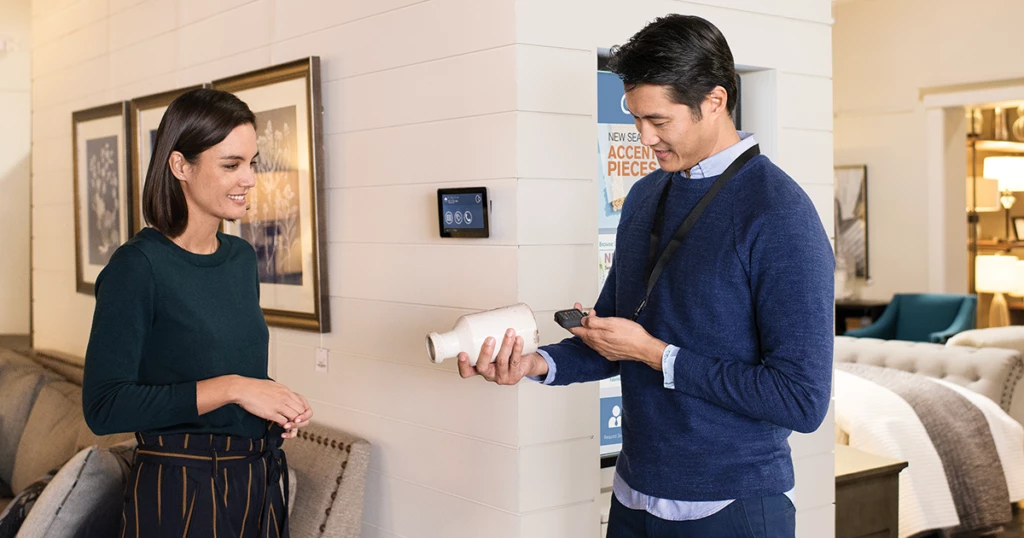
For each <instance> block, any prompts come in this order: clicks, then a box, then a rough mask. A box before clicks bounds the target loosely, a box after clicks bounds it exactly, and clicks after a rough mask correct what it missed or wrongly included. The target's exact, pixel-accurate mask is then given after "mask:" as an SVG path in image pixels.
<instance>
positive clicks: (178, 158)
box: [167, 151, 191, 181]
mask: <svg viewBox="0 0 1024 538" xmlns="http://www.w3.org/2000/svg"><path fill="white" fill-rule="evenodd" d="M167 165H168V166H170V167H171V173H172V174H174V177H176V178H178V180H179V181H188V180H189V173H190V171H191V166H190V165H189V162H188V160H187V159H185V156H184V155H182V154H181V152H180V151H172V152H171V156H170V157H169V158H168V159H167Z"/></svg>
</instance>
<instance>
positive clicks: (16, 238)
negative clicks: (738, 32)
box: [0, 0, 32, 334]
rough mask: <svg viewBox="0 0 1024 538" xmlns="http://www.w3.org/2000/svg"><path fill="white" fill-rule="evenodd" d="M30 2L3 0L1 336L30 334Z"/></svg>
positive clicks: (0, 19)
mask: <svg viewBox="0 0 1024 538" xmlns="http://www.w3.org/2000/svg"><path fill="white" fill-rule="evenodd" d="M31 22H32V17H31V2H30V0H0V48H2V49H3V50H0V122H2V125H3V128H2V129H0V252H3V256H0V334H28V332H29V230H28V225H29V170H30V166H31V151H32V140H31V138H30V137H29V133H30V132H31V121H32V120H31V117H32V116H31V106H30V101H31V99H30V97H31V96H30V94H29V91H30V87H31V45H32V43H31V37H30V35H31Z"/></svg>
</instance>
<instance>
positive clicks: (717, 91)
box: [701, 86, 729, 116]
mask: <svg viewBox="0 0 1024 538" xmlns="http://www.w3.org/2000/svg"><path fill="white" fill-rule="evenodd" d="M701 108H702V112H703V113H704V115H709V114H710V115H712V116H714V115H721V114H726V115H728V114H729V94H728V92H726V91H725V88H723V87H721V86H715V87H714V89H712V90H711V91H710V92H708V94H707V95H706V96H704V102H703V103H701Z"/></svg>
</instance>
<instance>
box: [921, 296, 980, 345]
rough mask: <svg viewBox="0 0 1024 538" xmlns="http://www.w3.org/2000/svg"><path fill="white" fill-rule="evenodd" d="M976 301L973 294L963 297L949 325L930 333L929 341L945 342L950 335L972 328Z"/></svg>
mask: <svg viewBox="0 0 1024 538" xmlns="http://www.w3.org/2000/svg"><path fill="white" fill-rule="evenodd" d="M977 303H978V300H977V299H976V298H975V297H973V296H971V297H968V298H967V299H965V300H964V301H963V302H962V303H961V304H960V310H958V311H957V313H956V318H954V319H953V322H952V323H950V324H949V327H946V329H945V330H942V331H938V332H934V333H932V334H931V341H932V342H934V343H936V344H945V343H946V341H947V340H949V339H950V337H952V336H955V335H956V334H958V333H961V332H964V331H967V330H970V329H973V328H974V314H975V310H976V308H977Z"/></svg>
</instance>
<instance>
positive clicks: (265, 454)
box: [119, 426, 288, 538]
mask: <svg viewBox="0 0 1024 538" xmlns="http://www.w3.org/2000/svg"><path fill="white" fill-rule="evenodd" d="M282 431H283V430H281V428H280V427H277V426H275V427H272V428H270V430H269V431H268V432H267V435H266V436H265V437H264V438H262V439H250V438H247V437H229V436H226V435H209V434H205V435H195V434H181V435H160V436H156V435H146V436H143V435H141V434H136V438H137V439H138V441H139V446H138V448H137V449H136V450H135V461H134V463H133V464H132V470H131V473H130V474H129V476H128V484H127V487H126V488H125V495H124V512H123V514H122V519H121V525H122V526H121V529H120V530H121V534H120V535H119V536H120V537H121V538H128V537H132V538H164V537H174V538H183V537H184V538H189V537H191V538H217V537H220V538H229V537H230V538H236V537H239V538H287V537H288V508H287V504H286V502H285V499H286V496H287V495H288V491H287V490H288V482H287V480H288V479H287V476H288V464H287V461H286V460H285V457H284V452H282V451H281V449H280V446H281V442H282V441H283V439H281V432H282ZM282 477H284V489H285V491H284V492H283V493H282V491H281V487H280V481H281V479H282Z"/></svg>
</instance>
